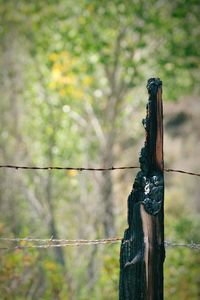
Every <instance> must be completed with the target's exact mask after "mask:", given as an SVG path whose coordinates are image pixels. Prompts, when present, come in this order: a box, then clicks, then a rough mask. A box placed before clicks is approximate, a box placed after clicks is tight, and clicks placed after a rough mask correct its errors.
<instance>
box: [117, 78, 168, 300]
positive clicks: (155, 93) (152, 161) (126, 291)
mask: <svg viewBox="0 0 200 300" xmlns="http://www.w3.org/2000/svg"><path fill="white" fill-rule="evenodd" d="M147 89H148V93H149V100H148V105H147V116H146V119H144V120H143V125H144V128H145V130H146V141H145V144H144V147H143V148H142V150H141V154H140V168H141V170H140V171H139V173H138V174H137V176H136V179H135V182H134V184H133V189H132V191H131V193H130V195H129V197H128V228H127V229H126V230H125V233H124V238H123V240H122V244H121V253H120V284H119V299H120V300H162V299H163V263H164V258H165V250H164V211H163V208H164V176H163V168H164V163H163V111H162V82H161V81H160V79H159V78H151V79H149V80H148V83H147Z"/></svg>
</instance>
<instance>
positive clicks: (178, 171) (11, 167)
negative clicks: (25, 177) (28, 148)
mask: <svg viewBox="0 0 200 300" xmlns="http://www.w3.org/2000/svg"><path fill="white" fill-rule="evenodd" d="M0 168H1V169H15V170H19V169H23V170H66V171H71V170H74V171H80V172H81V171H100V172H103V171H114V170H128V169H139V167H138V166H123V167H107V168H82V167H56V166H55V167H54V166H48V167H39V166H17V165H0ZM164 171H165V172H174V173H181V174H186V175H191V176H197V177H200V173H195V172H190V171H185V170H178V169H168V168H167V169H164Z"/></svg>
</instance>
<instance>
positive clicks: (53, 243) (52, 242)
mask: <svg viewBox="0 0 200 300" xmlns="http://www.w3.org/2000/svg"><path fill="white" fill-rule="evenodd" d="M0 241H2V242H15V243H30V244H28V245H27V244H26V245H24V244H22V245H17V246H14V247H10V246H4V247H0V250H17V249H30V248H38V249H41V248H43V249H47V248H58V247H68V246H86V245H101V244H115V243H119V242H121V241H122V238H120V237H114V238H107V239H96V240H95V239H94V240H85V239H76V240H66V239H53V238H50V239H34V238H0ZM129 242H130V241H129V240H124V241H123V243H129ZM33 243H39V244H33ZM165 247H166V248H168V247H185V248H190V249H193V250H200V243H194V242H191V243H175V242H170V241H165Z"/></svg>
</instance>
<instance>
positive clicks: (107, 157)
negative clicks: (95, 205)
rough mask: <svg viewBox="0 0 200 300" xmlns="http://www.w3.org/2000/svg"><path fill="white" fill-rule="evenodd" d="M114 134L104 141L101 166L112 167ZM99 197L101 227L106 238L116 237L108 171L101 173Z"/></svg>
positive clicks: (111, 183) (111, 184)
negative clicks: (101, 210) (101, 206)
mask: <svg viewBox="0 0 200 300" xmlns="http://www.w3.org/2000/svg"><path fill="white" fill-rule="evenodd" d="M113 146H114V133H113V132H111V133H110V134H109V135H108V136H107V139H106V145H105V148H104V149H103V151H102V155H101V157H102V160H101V165H102V166H103V167H111V166H112V165H113ZM100 197H101V202H102V205H103V216H102V218H103V227H104V235H105V237H106V238H108V237H113V236H115V235H116V228H115V215H114V203H113V179H112V173H111V172H109V171H104V172H102V175H101V181H100Z"/></svg>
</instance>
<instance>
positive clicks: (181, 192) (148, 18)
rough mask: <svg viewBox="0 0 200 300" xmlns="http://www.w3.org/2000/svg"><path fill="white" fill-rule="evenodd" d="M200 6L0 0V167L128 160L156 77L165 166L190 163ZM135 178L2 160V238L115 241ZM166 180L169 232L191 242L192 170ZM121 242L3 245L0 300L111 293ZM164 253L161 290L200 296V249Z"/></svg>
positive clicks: (199, 128) (196, 147) (199, 106)
mask: <svg viewBox="0 0 200 300" xmlns="http://www.w3.org/2000/svg"><path fill="white" fill-rule="evenodd" d="M199 15H200V4H199V1H196V0H188V1H186V0H175V1H166V0H159V1H155V0H149V1H143V0H140V1H137V0H123V1H118V0H112V1H107V0H101V1H99V0H93V1H88V0H75V1H72V0H58V1H55V0H48V1H47V0H45V1H44V0H40V1H36V0H35V1H33V0H29V1H27V0H4V1H3V0H1V1H0V17H1V18H0V19H1V23H0V39H1V43H0V81H1V87H0V94H1V101H0V111H1V118H0V128H1V130H0V163H1V164H18V165H34V166H35V165H39V166H49V165H59V166H69V167H70V166H75V167H79V166H82V167H88V166H93V167H97V166H102V167H106V166H119V165H125V166H127V165H138V154H139V151H140V149H141V147H142V145H143V142H144V129H143V127H142V123H141V120H142V118H143V117H144V116H145V106H146V102H147V92H146V88H145V85H146V81H147V79H148V78H149V77H152V76H156V77H160V78H161V79H162V80H163V97H164V119H165V120H164V122H165V146H164V150H165V166H166V167H170V168H179V169H184V170H190V171H196V172H199V171H200V156H199V152H200V122H199V118H200V89H199V86H200V85H199V78H200V77H199V75H200V60H199V55H200V23H199V22H200V21H199ZM135 175H136V171H134V170H126V171H114V172H104V173H99V172H94V173H90V172H80V173H78V172H76V171H73V170H71V171H39V170H38V171H31V170H18V171H17V170H7V169H1V170H0V215H1V219H0V235H1V237H11V238H12V237H35V238H50V237H52V236H53V237H54V238H64V239H79V238H81V239H96V238H104V237H113V236H122V235H123V232H124V229H125V228H126V226H127V222H126V215H127V209H126V207H127V203H126V201H127V197H128V194H129V192H130V191H131V188H132V183H133V181H134V177H135ZM165 179H166V191H165V235H166V237H165V238H166V240H169V241H172V242H177V243H190V242H191V241H193V242H199V241H200V231H199V227H200V219H199V216H200V201H199V195H200V179H199V178H195V177H194V176H191V177H190V176H187V175H181V174H175V173H174V174H172V173H169V174H166V176H165ZM6 245H7V246H10V247H11V246H15V245H16V244H13V243H11V244H6ZM21 245H26V243H22V244H21ZM3 246H5V242H4V243H3V242H2V241H1V247H3ZM119 247H120V246H119V244H115V245H93V246H84V247H83V246H82V247H69V248H67V247H66V248H55V249H26V250H15V251H5V250H4V251H3V250H1V256H0V299H2V300H11V299H12V300H24V299H28V300H29V299H37V300H39V299H42V300H52V299H55V300H57V299H59V300H63V299H69V300H88V299H96V300H115V299H117V297H118V296H117V293H118V277H119ZM166 255H167V256H166V261H165V299H166V300H168V299H170V300H177V299H181V300H196V299H200V267H199V263H200V253H199V251H197V250H196V251H195V250H191V249H186V248H170V249H167V252H166Z"/></svg>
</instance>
